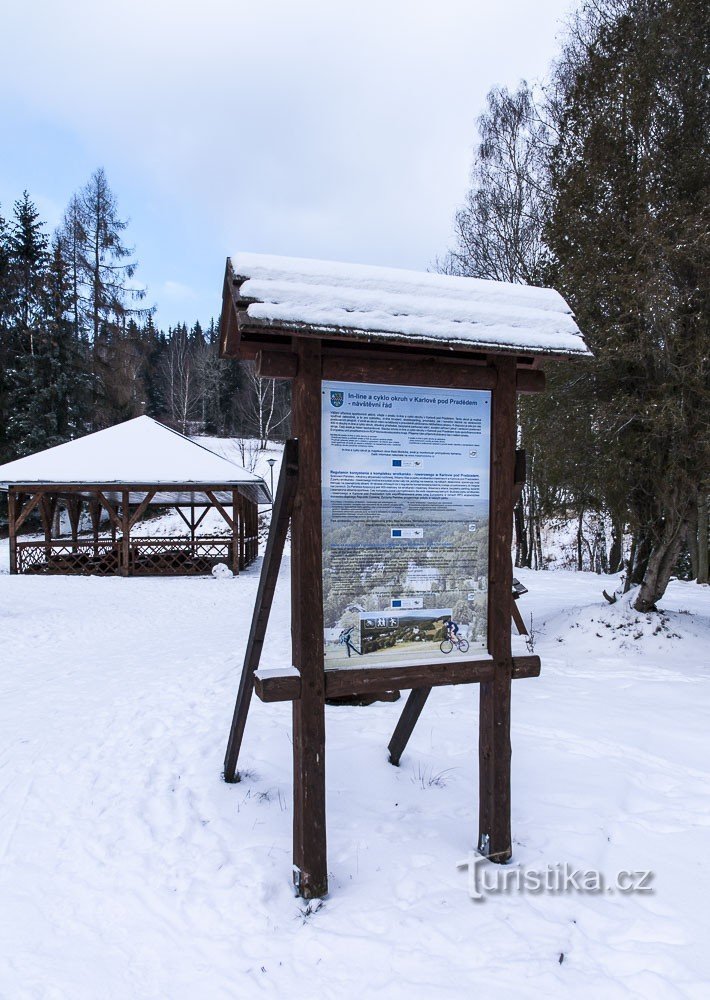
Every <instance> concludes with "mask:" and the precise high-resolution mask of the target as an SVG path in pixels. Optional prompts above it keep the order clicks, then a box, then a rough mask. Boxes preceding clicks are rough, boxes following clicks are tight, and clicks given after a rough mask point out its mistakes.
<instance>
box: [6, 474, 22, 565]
mask: <svg viewBox="0 0 710 1000" xmlns="http://www.w3.org/2000/svg"><path fill="white" fill-rule="evenodd" d="M18 502H19V498H18V496H17V493H15V491H14V490H13V489H10V490H8V493H7V529H8V535H9V541H10V572H11V573H17V526H16V524H15V522H16V520H17V508H18Z"/></svg>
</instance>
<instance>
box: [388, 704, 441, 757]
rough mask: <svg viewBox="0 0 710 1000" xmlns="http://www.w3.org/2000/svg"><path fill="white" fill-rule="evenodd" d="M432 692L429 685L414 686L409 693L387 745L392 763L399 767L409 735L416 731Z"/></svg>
mask: <svg viewBox="0 0 710 1000" xmlns="http://www.w3.org/2000/svg"><path fill="white" fill-rule="evenodd" d="M430 693H431V688H427V687H424V688H412V690H411V691H410V693H409V697H408V698H407V702H406V704H405V706H404V708H403V710H402V714H401V715H400V717H399V722H398V723H397V725H396V727H395V730H394V732H393V733H392V739H391V740H390V742H389V746H388V747H387V749H388V750H389V752H390V764H394V765H395V767H399V761H400V758H401V756H402V754H403V753H404V748H405V747H406V745H407V743H408V742H409V737H410V736H411V735H412V732H413V731H414V727H415V726H416V724H417V721H418V719H419V716H420V715H421V714H422V709H423V708H424V706H425V705H426V700H427V698H428V697H429V694H430Z"/></svg>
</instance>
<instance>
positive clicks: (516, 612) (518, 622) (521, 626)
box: [510, 601, 529, 635]
mask: <svg viewBox="0 0 710 1000" xmlns="http://www.w3.org/2000/svg"><path fill="white" fill-rule="evenodd" d="M510 610H511V612H512V615H513V621H514V622H515V627H516V629H517V630H518V635H529V632H528V630H527V629H526V628H525V622H524V621H523V616H522V615H521V614H520V608H519V607H518V605H517V603H516V602H515V601H513V605H512V607H511V609H510Z"/></svg>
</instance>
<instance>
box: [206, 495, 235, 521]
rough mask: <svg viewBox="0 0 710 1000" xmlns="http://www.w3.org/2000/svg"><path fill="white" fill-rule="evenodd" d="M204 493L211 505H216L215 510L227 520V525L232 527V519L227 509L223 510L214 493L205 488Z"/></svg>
mask: <svg viewBox="0 0 710 1000" xmlns="http://www.w3.org/2000/svg"><path fill="white" fill-rule="evenodd" d="M205 495H206V496H207V498H208V500H209V501H210V503H211V504H212V506H213V507H216V508H217V510H218V511H219V512H220V514H221V515H222V517H223V518H224V520H225V521H226V522H227V524H228V525H229V527H230V528H233V527H234V519H233V518H232V517H230V516H229V514H228V513H227V511H226V510H225V508H224V507H223V506H222V504H221V503H220V502H219V500H218V499H217V497H216V496H215V495H214V493H213V492H212V490H205Z"/></svg>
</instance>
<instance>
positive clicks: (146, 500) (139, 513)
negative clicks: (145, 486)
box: [129, 490, 156, 528]
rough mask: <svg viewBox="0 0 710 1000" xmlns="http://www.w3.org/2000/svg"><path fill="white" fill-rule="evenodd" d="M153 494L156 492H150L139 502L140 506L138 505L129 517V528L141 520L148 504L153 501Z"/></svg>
mask: <svg viewBox="0 0 710 1000" xmlns="http://www.w3.org/2000/svg"><path fill="white" fill-rule="evenodd" d="M155 494H156V490H150V491H149V492H148V493H146V495H145V496H144V497H143V499H142V500H141V502H140V504H139V505H138V507H137V508H136V509H135V511H134V512H133V514H132V515H131V519H130V523H129V527H130V528H132V527H133V526H134V525H135V524H136V522H137V521H138V520H139V518H141V517H142V516H143V514H145V512H146V510H147V509H148V504H149V503H150V501H151V500H152V499H153V497H154V496H155Z"/></svg>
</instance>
